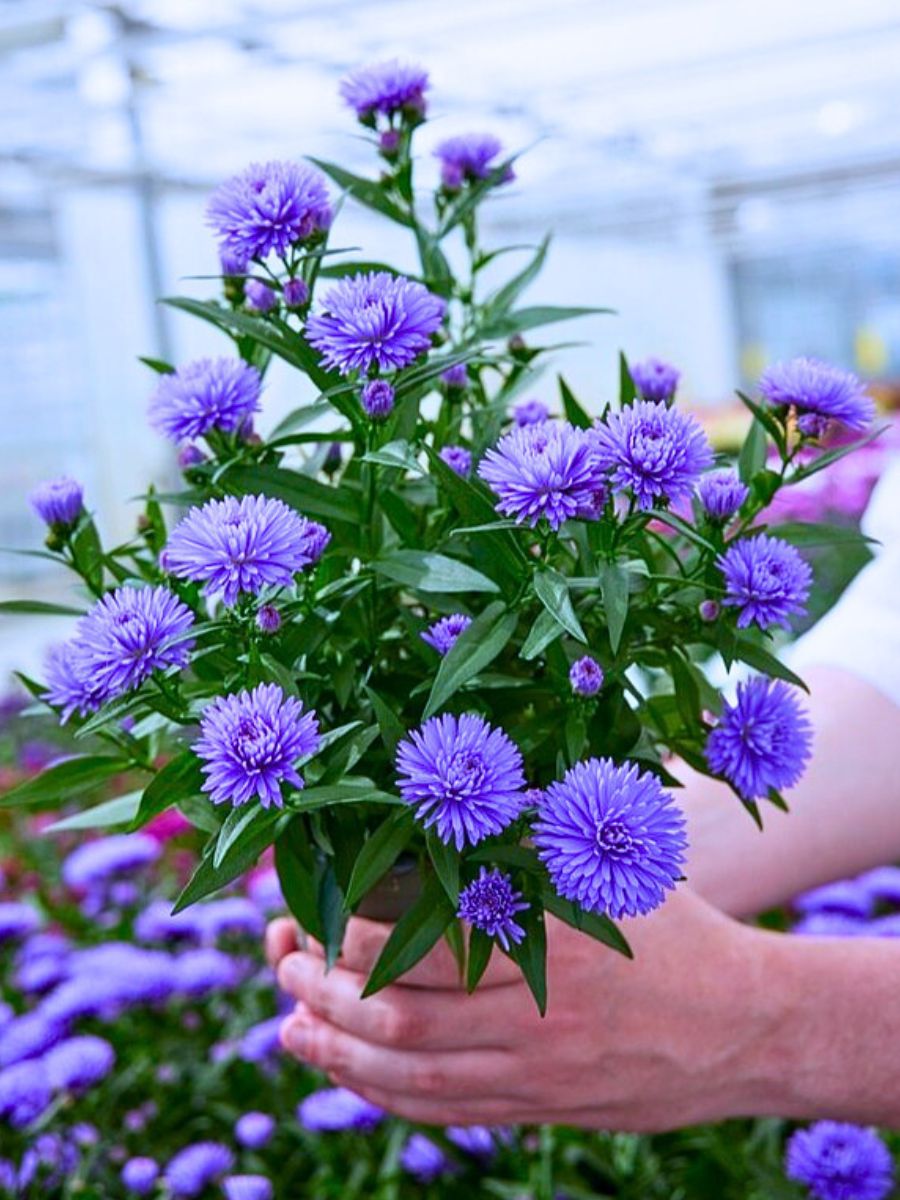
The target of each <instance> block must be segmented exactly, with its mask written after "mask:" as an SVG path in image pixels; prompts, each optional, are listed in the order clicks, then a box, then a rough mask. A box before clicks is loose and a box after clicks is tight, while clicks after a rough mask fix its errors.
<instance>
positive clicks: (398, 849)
mask: <svg viewBox="0 0 900 1200" xmlns="http://www.w3.org/2000/svg"><path fill="white" fill-rule="evenodd" d="M415 830H416V824H415V821H414V819H413V815H412V812H411V811H410V810H409V809H405V810H404V811H403V812H395V813H394V814H393V815H392V816H390V817H389V818H388V819H387V820H386V821H384V822H383V823H382V824H381V825H379V826H378V827H377V829H375V830H374V831H373V832H372V833H370V834H369V836H368V837H367V838H366V840H365V842H364V843H363V847H362V849H361V850H360V852H359V855H358V856H357V859H356V862H355V863H354V865H353V871H352V873H351V875H350V882H349V884H348V885H347V892H346V895H345V896H344V903H345V905H346V906H347V908H348V909H352V908H353V907H354V906H355V905H357V904H358V903H359V901H360V900H362V898H363V896H365V895H366V894H367V893H368V892H370V891H371V890H372V888H373V887H374V886H375V884H376V883H378V881H379V880H380V879H383V878H384V876H385V875H386V874H387V873H388V871H389V870H390V869H391V867H392V866H393V865H394V863H395V862H396V861H397V859H398V858H399V857H400V855H401V854H402V853H403V851H404V850H405V849H406V847H407V846H408V845H409V843H410V841H411V840H412V837H413V834H414V833H415Z"/></svg>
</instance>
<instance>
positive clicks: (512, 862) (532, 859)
mask: <svg viewBox="0 0 900 1200" xmlns="http://www.w3.org/2000/svg"><path fill="white" fill-rule="evenodd" d="M466 861H467V862H473V863H494V864H495V865H500V866H505V867H515V868H516V869H517V870H519V871H527V872H528V873H529V874H530V875H540V874H542V872H543V867H542V866H541V860H540V859H539V858H538V856H537V851H536V850H534V849H533V848H532V847H531V846H516V845H510V844H509V843H501V844H500V845H498V846H479V847H478V848H477V849H476V850H473V851H471V853H469V854H467V856H466Z"/></svg>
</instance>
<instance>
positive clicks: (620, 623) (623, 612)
mask: <svg viewBox="0 0 900 1200" xmlns="http://www.w3.org/2000/svg"><path fill="white" fill-rule="evenodd" d="M600 586H601V588H602V590H603V608H604V611H605V613H606V624H607V626H608V628H609V644H610V647H611V649H612V652H613V654H618V652H619V644H620V643H621V641H622V631H623V630H624V628H625V621H626V618H627V617H628V572H627V571H626V569H625V568H624V567H623V566H622V564H621V563H604V564H603V566H602V567H601V568H600Z"/></svg>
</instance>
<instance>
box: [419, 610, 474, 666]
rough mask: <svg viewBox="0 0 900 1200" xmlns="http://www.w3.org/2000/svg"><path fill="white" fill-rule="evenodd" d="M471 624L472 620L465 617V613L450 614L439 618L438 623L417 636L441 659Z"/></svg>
mask: <svg viewBox="0 0 900 1200" xmlns="http://www.w3.org/2000/svg"><path fill="white" fill-rule="evenodd" d="M471 624H472V618H471V617H467V616H466V615H465V613H450V615H449V616H448V617H441V619H440V620H439V621H435V623H434V624H433V625H429V626H428V628H427V629H424V630H423V631H422V633H421V634H420V635H419V636H420V637H421V639H422V641H423V642H427V643H428V645H429V646H431V647H432V648H433V649H434V650H437V652H438V654H440V655H441V657H443V656H444V655H445V654H446V653H447V651H448V650H449V649H450V647H451V646H452V645H453V644H454V642H455V641H456V639H457V638H458V637H459V635H460V634H461V633H462V632H463V630H464V629H468V628H469V626H470V625H471Z"/></svg>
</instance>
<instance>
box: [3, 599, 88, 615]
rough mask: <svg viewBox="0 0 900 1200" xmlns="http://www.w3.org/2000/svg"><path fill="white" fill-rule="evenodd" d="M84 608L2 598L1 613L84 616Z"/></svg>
mask: <svg viewBox="0 0 900 1200" xmlns="http://www.w3.org/2000/svg"><path fill="white" fill-rule="evenodd" d="M84 611H85V610H84V609H83V608H69V606H68V605H66V604H49V603H47V602H46V601H45V600H2V601H0V613H28V614H34V615H35V616H45V617H83V616H84Z"/></svg>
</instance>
